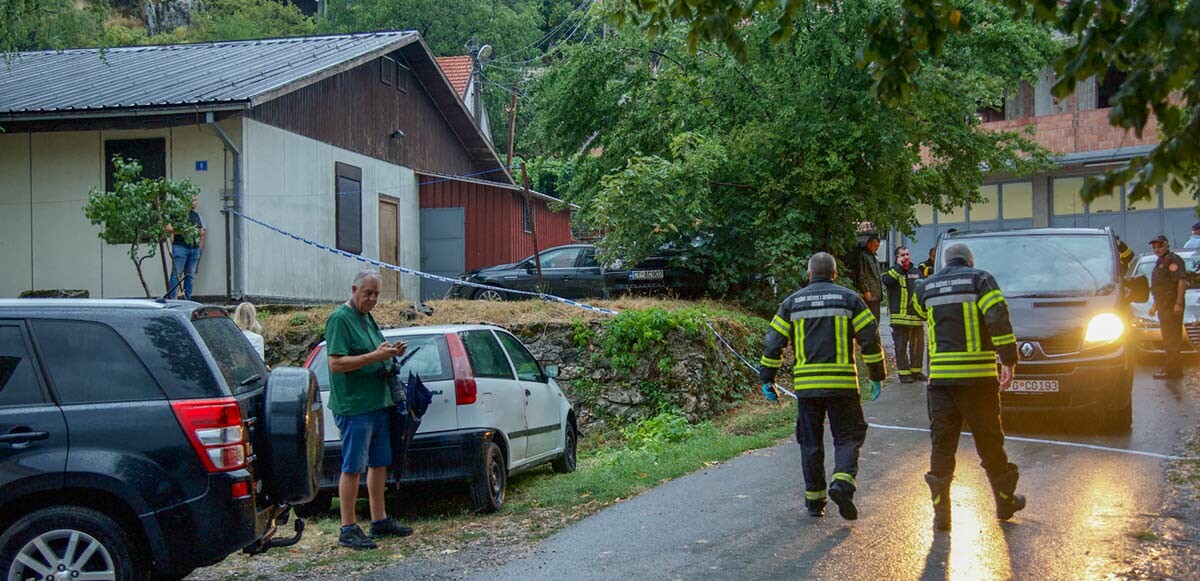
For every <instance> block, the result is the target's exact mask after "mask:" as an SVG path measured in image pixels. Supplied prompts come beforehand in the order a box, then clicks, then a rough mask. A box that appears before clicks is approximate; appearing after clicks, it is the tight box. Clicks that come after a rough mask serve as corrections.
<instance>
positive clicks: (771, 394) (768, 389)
mask: <svg viewBox="0 0 1200 581" xmlns="http://www.w3.org/2000/svg"><path fill="white" fill-rule="evenodd" d="M762 389H763V395H764V396H766V398H767V401H779V396H777V395H775V389H774V388H773V387H772V386H771V384H769V383H764V384H763V388H762Z"/></svg>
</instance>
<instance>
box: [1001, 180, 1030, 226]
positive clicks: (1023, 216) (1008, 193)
mask: <svg viewBox="0 0 1200 581" xmlns="http://www.w3.org/2000/svg"><path fill="white" fill-rule="evenodd" d="M1000 197H1001V200H1002V201H1003V203H1002V204H1001V205H1002V206H1003V212H1004V216H1003V218H1004V219H1005V220H1028V219H1030V218H1033V182H1013V183H1010V184H1003V185H1001V186H1000Z"/></svg>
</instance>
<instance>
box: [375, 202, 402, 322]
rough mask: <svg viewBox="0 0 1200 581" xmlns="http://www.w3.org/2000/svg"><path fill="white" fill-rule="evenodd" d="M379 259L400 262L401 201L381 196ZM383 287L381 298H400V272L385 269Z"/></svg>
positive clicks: (387, 261) (394, 262)
mask: <svg viewBox="0 0 1200 581" xmlns="http://www.w3.org/2000/svg"><path fill="white" fill-rule="evenodd" d="M379 260H381V261H383V262H386V263H388V264H396V265H399V264H400V201H399V200H397V199H395V198H392V197H389V196H384V195H380V196H379ZM380 274H381V275H382V276H383V289H382V292H381V293H380V295H379V298H381V299H383V300H385V301H397V300H400V273H399V272H396V271H394V270H386V269H385V270H384V271H383V272H382V273H380Z"/></svg>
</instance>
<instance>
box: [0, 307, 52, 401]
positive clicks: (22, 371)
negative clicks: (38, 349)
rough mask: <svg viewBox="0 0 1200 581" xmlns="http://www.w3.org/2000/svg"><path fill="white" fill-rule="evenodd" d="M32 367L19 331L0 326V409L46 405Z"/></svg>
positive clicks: (16, 328) (8, 326)
mask: <svg viewBox="0 0 1200 581" xmlns="http://www.w3.org/2000/svg"><path fill="white" fill-rule="evenodd" d="M33 365H34V363H33V359H31V358H30V356H29V346H28V345H26V344H25V337H23V336H22V335H21V328H20V327H17V326H15V325H4V326H0V407H15V406H26V405H38V404H42V403H46V396H45V395H44V394H43V393H42V389H41V388H40V387H38V382H37V376H36V375H35V374H36V371H34V366H33Z"/></svg>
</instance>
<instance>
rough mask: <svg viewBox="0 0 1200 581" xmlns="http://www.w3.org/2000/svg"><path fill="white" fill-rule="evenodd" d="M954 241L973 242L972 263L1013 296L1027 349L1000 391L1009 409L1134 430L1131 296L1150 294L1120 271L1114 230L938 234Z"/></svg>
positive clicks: (1020, 340) (1017, 329)
mask: <svg viewBox="0 0 1200 581" xmlns="http://www.w3.org/2000/svg"><path fill="white" fill-rule="evenodd" d="M953 243H963V244H966V245H967V246H968V247H969V248H970V249H971V252H972V253H973V254H974V255H975V267H976V268H980V269H983V270H986V271H988V272H990V273H991V274H992V275H993V276H994V277H995V278H996V281H997V283H999V285H1000V290H1001V291H1002V292H1003V293H1004V298H1005V301H1006V302H1007V304H1008V311H1009V315H1010V318H1011V320H1012V325H1013V332H1014V334H1015V335H1016V337H1017V353H1018V355H1019V357H1020V359H1019V362H1018V363H1017V367H1016V377H1015V379H1014V380H1013V382H1012V384H1011V385H1010V386H1009V387H1008V389H1006V390H1005V391H1003V392H1002V393H1001V394H1000V402H1001V406H1002V408H1003V410H1004V411H1005V412H1014V411H1046V412H1061V411H1072V412H1079V413H1086V414H1091V415H1092V416H1094V417H1095V419H1096V420H1098V421H1099V422H1101V423H1102V424H1103V425H1104V426H1106V427H1107V428H1109V429H1111V430H1114V431H1126V430H1128V429H1129V427H1130V422H1131V420H1132V414H1133V398H1132V394H1133V367H1134V362H1133V358H1132V352H1133V349H1132V344H1131V340H1130V338H1131V333H1130V332H1129V326H1130V325H1129V318H1130V307H1129V305H1130V303H1132V302H1136V301H1139V300H1144V299H1145V296H1146V294H1147V293H1148V286H1147V285H1146V283H1145V279H1141V278H1138V279H1124V280H1123V279H1122V278H1121V275H1120V273H1121V269H1120V265H1119V264H1118V261H1117V246H1116V238H1115V237H1114V236H1113V234H1112V231H1111V230H1109V229H1107V228H1105V229H1096V228H1042V229H1029V230H1010V231H1001V232H957V233H954V234H949V235H946V236H943V237H942V238H941V240H940V241H939V244H938V250H937V256H945V252H944V250H945V248H946V246H947V245H949V244H953ZM939 270H940V266H939ZM1139 281H1140V282H1139Z"/></svg>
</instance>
